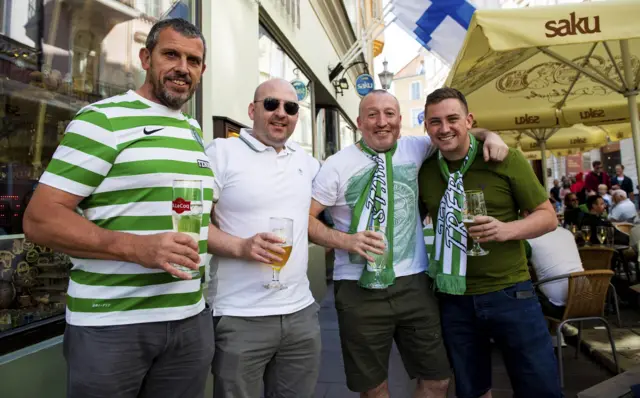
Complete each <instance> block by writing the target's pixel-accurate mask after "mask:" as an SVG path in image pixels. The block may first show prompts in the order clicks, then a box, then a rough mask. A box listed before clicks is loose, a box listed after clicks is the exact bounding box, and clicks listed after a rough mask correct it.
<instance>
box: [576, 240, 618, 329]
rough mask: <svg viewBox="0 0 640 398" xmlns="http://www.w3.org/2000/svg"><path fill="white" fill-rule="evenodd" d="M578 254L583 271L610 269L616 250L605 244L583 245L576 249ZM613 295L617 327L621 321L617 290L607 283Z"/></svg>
mask: <svg viewBox="0 0 640 398" xmlns="http://www.w3.org/2000/svg"><path fill="white" fill-rule="evenodd" d="M578 253H579V254H580V261H581V262H582V268H584V270H585V271H592V270H603V269H608V270H610V269H611V267H612V264H613V256H614V255H615V254H616V250H615V249H613V248H611V247H605V246H583V247H581V248H579V249H578ZM609 286H610V287H611V291H612V295H613V305H614V308H615V310H616V320H617V321H618V327H622V321H621V320H620V307H619V305H618V292H617V291H616V287H615V286H613V283H609Z"/></svg>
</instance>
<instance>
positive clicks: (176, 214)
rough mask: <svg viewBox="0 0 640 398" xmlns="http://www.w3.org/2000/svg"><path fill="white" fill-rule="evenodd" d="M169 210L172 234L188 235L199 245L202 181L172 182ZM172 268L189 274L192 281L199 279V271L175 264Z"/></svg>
mask: <svg viewBox="0 0 640 398" xmlns="http://www.w3.org/2000/svg"><path fill="white" fill-rule="evenodd" d="M171 208H172V212H171V214H172V218H173V232H180V233H183V234H186V235H189V236H190V237H191V238H193V240H195V241H196V244H197V243H199V241H200V227H201V224H202V181H200V180H174V181H173V200H172V203H171ZM173 266H174V267H175V268H177V269H179V270H180V271H183V272H186V273H188V274H190V275H191V278H193V279H200V271H199V270H193V269H190V268H187V267H183V266H181V265H177V264H173Z"/></svg>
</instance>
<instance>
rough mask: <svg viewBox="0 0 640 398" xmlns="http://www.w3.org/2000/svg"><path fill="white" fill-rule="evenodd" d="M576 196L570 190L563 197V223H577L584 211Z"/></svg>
mask: <svg viewBox="0 0 640 398" xmlns="http://www.w3.org/2000/svg"><path fill="white" fill-rule="evenodd" d="M579 204H580V202H578V197H577V196H576V194H575V193H573V192H571V193H568V194H566V195H565V197H564V225H579V224H580V222H581V221H582V216H583V215H584V213H583V212H582V210H580V208H579V207H578V205H579Z"/></svg>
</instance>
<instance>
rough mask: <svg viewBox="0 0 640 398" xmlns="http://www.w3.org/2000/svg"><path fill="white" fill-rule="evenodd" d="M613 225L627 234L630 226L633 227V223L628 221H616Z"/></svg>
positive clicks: (629, 231)
mask: <svg viewBox="0 0 640 398" xmlns="http://www.w3.org/2000/svg"><path fill="white" fill-rule="evenodd" d="M613 226H614V227H615V228H616V229H617V230H618V231H620V232H623V233H625V234H627V235H629V234H630V233H631V228H633V224H631V223H630V222H616V223H613Z"/></svg>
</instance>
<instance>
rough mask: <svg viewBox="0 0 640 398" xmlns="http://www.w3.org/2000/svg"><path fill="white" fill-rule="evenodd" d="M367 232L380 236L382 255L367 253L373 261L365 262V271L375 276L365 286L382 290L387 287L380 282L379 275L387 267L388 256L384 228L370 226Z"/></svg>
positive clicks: (381, 226) (387, 243)
mask: <svg viewBox="0 0 640 398" xmlns="http://www.w3.org/2000/svg"><path fill="white" fill-rule="evenodd" d="M367 230H368V231H373V232H375V233H377V234H379V235H381V237H382V241H383V242H384V251H383V252H382V254H377V253H374V252H371V251H368V252H367V254H368V255H369V256H371V257H373V261H369V260H367V271H370V272H373V273H374V274H375V276H374V279H373V281H372V282H371V283H370V284H368V285H367V288H369V289H384V288H386V287H387V285H385V284H384V283H383V282H382V280H381V279H382V277H381V274H382V271H384V268H385V267H386V266H387V257H388V255H389V242H388V241H387V235H386V227H385V226H384V225H370V226H369V227H368V228H367Z"/></svg>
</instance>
